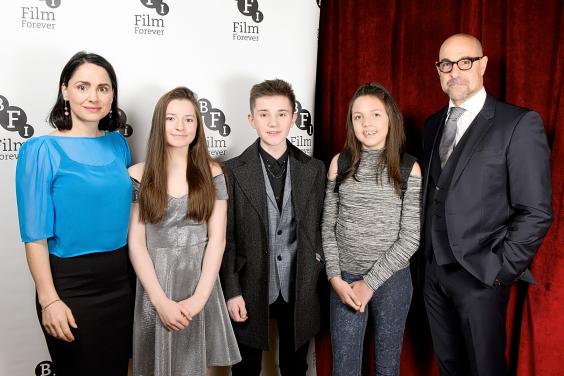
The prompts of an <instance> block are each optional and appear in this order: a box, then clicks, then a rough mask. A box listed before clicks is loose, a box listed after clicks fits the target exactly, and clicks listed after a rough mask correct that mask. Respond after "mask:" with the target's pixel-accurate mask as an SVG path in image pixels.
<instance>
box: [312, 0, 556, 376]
mask: <svg viewBox="0 0 564 376" xmlns="http://www.w3.org/2000/svg"><path fill="white" fill-rule="evenodd" d="M459 32H464V33H469V34H472V35H475V36H476V37H477V38H478V39H480V40H481V41H482V44H483V47H484V53H485V54H486V55H487V56H488V57H489V61H488V67H487V71H486V75H485V87H486V90H487V92H488V93H490V94H493V95H494V96H496V97H497V98H499V99H501V100H504V101H506V102H509V103H512V104H516V105H520V106H523V107H527V108H531V109H534V110H536V111H537V112H539V113H540V114H541V116H542V118H543V120H544V122H545V128H546V131H547V134H548V138H549V142H550V145H551V148H552V180H553V197H552V198H553V209H554V222H553V224H552V227H551V228H550V230H549V232H548V235H547V237H546V238H545V240H544V242H543V244H542V246H541V248H540V250H539V251H538V254H537V255H536V257H535V259H534V261H533V265H532V271H533V274H534V275H535V277H536V279H537V281H538V283H537V284H536V285H532V286H526V285H517V286H515V287H514V288H513V290H512V295H511V301H510V307H509V313H508V333H509V341H508V348H507V355H508V360H509V364H510V368H511V369H512V373H513V374H518V375H523V376H524V375H527V376H528V375H531V376H532V375H535V376H539V375H540V376H544V375H546V376H549V375H557V374H563V373H564V371H563V369H562V368H563V366H562V359H564V254H563V251H564V210H563V207H562V204H563V198H564V197H563V196H564V168H563V167H564V137H563V132H564V2H563V1H562V0H544V1H542V2H533V1H530V0H510V1H509V0H506V1H502V0H487V1H485V0H481V1H480V0H466V1H406V0H395V1H394V0H379V1H370V0H367V1H362V0H356V1H352V0H339V1H336V0H335V1H323V2H322V3H321V18H320V26H319V52H318V66H317V69H318V73H317V88H316V93H317V94H316V109H315V116H316V119H315V122H316V131H315V136H314V137H315V138H314V140H315V152H314V154H315V155H316V156H317V157H318V158H320V159H322V160H324V161H325V162H326V163H329V161H330V160H331V157H332V156H333V155H335V154H336V153H337V152H339V151H340V150H341V148H342V147H343V144H344V140H345V117H346V111H347V103H348V100H349V99H350V97H351V96H352V94H353V93H354V91H355V90H356V88H357V87H358V86H359V85H360V84H363V83H366V82H370V81H378V82H381V83H383V84H384V85H385V86H386V87H387V88H388V90H389V91H390V92H391V93H392V95H393V96H394V98H395V99H396V100H397V101H398V103H399V105H400V107H401V109H402V112H403V115H404V119H405V126H406V132H407V135H408V151H410V152H411V153H412V154H415V155H417V156H421V150H420V140H421V138H420V134H421V127H422V125H423V122H424V120H425V118H426V117H427V116H429V115H430V114H432V113H434V112H436V111H437V110H438V109H440V108H441V107H442V106H445V105H446V104H447V100H448V99H447V97H446V95H445V94H444V93H443V92H442V91H441V89H440V84H439V79H438V75H437V72H436V70H435V67H434V65H433V63H434V62H435V60H436V59H437V56H438V51H439V47H440V45H441V43H442V42H443V40H444V39H446V38H447V37H448V36H450V35H452V34H455V33H459ZM523 152H526V150H524V151H523ZM317 342H318V345H317V372H318V375H320V376H324V375H330V372H331V345H330V341H329V336H328V334H327V330H325V331H324V332H323V333H322V334H321V335H320V336H319V338H318V341H317ZM370 346H373V344H371V345H370ZM369 351H370V350H369ZM365 368H366V369H367V370H368V369H369V368H370V365H367V366H366V367H365ZM436 373H437V372H436V367H435V366H434V361H433V357H432V348H431V341H430V337H429V333H428V329H427V323H426V318H425V313H424V307H423V304H422V300H421V297H420V296H419V294H416V295H415V296H414V300H413V304H412V309H411V312H410V317H409V319H408V325H407V330H406V336H405V340H404V351H403V353H402V374H404V375H432V374H436Z"/></svg>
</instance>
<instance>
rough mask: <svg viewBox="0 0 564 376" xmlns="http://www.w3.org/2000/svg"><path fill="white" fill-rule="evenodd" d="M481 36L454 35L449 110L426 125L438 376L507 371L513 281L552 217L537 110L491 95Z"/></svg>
mask: <svg viewBox="0 0 564 376" xmlns="http://www.w3.org/2000/svg"><path fill="white" fill-rule="evenodd" d="M487 64H488V58H487V56H484V53H483V51H482V45H481V43H480V41H479V40H478V39H476V38H474V37H473V36H470V35H466V34H457V35H453V36H451V37H450V38H448V39H447V40H445V41H444V43H443V44H442V46H441V48H440V51H439V60H438V61H437V62H436V67H437V73H438V75H439V79H440V82H441V87H442V89H443V91H444V92H445V93H446V95H447V96H448V97H449V103H448V106H446V107H444V108H443V109H441V110H440V111H439V112H437V113H436V114H434V115H432V116H431V117H430V118H429V119H427V121H426V122H425V126H424V128H423V150H424V161H423V162H424V167H425V174H424V177H425V183H424V193H423V195H424V196H423V197H424V200H423V201H424V204H423V205H424V213H425V219H424V226H423V234H424V236H423V244H424V245H423V246H424V250H425V258H426V261H425V266H426V268H425V285H424V297H425V306H426V309H427V314H428V317H429V323H430V327H431V334H432V338H433V346H434V348H435V353H436V356H437V359H438V361H439V369H440V373H441V375H456V376H461V375H479V376H484V375H492V376H493V375H495V376H500V375H505V374H507V366H506V362H505V356H504V354H505V346H506V330H505V321H506V311H507V302H508V299H509V287H510V286H511V285H512V284H513V283H514V282H515V281H517V280H524V281H527V282H531V283H532V282H534V279H533V277H532V275H531V273H530V272H529V270H528V266H529V264H530V263H531V260H532V258H533V256H534V255H535V252H536V251H537V248H538V247H539V245H540V243H541V241H542V239H543V237H544V235H545V234H546V231H547V230H548V227H549V226H550V223H551V221H552V210H551V204H550V200H551V181H550V163H549V157H550V156H549V148H548V144H547V140H546V134H545V131H544V127H543V123H542V120H541V118H540V116H539V115H538V114H537V113H536V112H533V111H529V110H526V109H523V108H519V107H516V106H512V105H509V104H506V103H503V102H500V101H498V100H496V99H495V98H493V97H492V96H490V95H488V94H487V93H486V91H485V89H484V85H483V78H484V73H485V71H486V66H487Z"/></svg>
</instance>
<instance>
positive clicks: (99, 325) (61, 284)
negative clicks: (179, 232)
mask: <svg viewBox="0 0 564 376" xmlns="http://www.w3.org/2000/svg"><path fill="white" fill-rule="evenodd" d="M49 261H50V264H51V273H52V275H53V282H54V284H55V288H56V290H57V293H58V294H59V296H60V298H61V300H62V301H63V302H65V304H67V306H68V307H69V308H70V309H71V311H72V314H73V316H74V318H75V320H76V323H77V326H78V328H77V329H73V328H71V331H72V333H73V335H74V337H75V340H74V341H73V342H65V341H62V340H59V339H56V338H54V337H52V336H50V335H49V334H47V332H45V329H43V333H44V335H45V339H46V341H47V347H48V349H49V354H50V355H51V359H52V361H53V363H54V365H55V371H56V374H57V376H77V375H80V376H94V375H96V376H97V375H104V376H126V375H127V368H128V361H129V358H130V356H131V343H132V334H133V333H132V330H133V303H134V300H135V294H134V285H133V281H134V279H133V278H132V277H133V276H134V274H133V269H132V267H131V264H130V263H129V257H128V252H127V247H126V246H125V247H123V248H120V249H118V250H115V251H111V252H101V253H92V254H87V255H83V256H77V257H71V258H59V257H57V256H53V255H50V256H49ZM36 306H37V315H38V317H39V322H40V323H41V318H42V314H41V307H40V306H39V303H37V304H36ZM42 328H43V326H42Z"/></svg>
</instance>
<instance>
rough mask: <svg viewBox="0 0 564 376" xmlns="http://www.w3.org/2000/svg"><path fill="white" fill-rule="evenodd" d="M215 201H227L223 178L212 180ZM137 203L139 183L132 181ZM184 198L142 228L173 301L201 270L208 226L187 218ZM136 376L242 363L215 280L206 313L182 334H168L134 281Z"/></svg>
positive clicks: (190, 375) (182, 374)
mask: <svg viewBox="0 0 564 376" xmlns="http://www.w3.org/2000/svg"><path fill="white" fill-rule="evenodd" d="M214 184H215V189H216V199H218V200H226V199H227V189H226V186H225V177H224V176H223V175H218V176H216V177H215V178H214ZM133 186H134V190H135V192H134V193H135V194H134V196H135V198H134V200H136V198H137V197H138V195H139V183H137V182H136V181H134V183H133ZM187 200H188V196H183V197H178V198H176V197H171V196H169V199H168V208H167V210H166V213H165V215H164V217H163V219H162V220H161V221H160V222H159V223H157V224H146V225H145V232H146V238H147V249H148V250H149V255H150V256H151V259H152V261H153V264H154V267H155V272H156V274H157V278H158V280H159V282H160V285H161V287H162V288H163V290H164V292H165V294H166V295H167V296H168V297H169V298H170V299H172V300H174V301H180V300H183V299H186V298H188V297H190V296H191V295H192V294H193V293H194V290H195V289H196V285H197V284H198V280H199V279H200V273H201V269H202V259H203V256H204V250H205V247H206V244H207V240H208V237H207V224H206V223H205V222H195V221H193V220H191V219H186V218H185V216H186V208H187V205H188V202H187ZM133 328H134V329H133V374H134V375H135V376H153V375H154V376H169V375H170V376H202V375H205V372H206V368H207V367H212V366H227V365H231V364H234V363H237V362H239V361H240V360H241V356H240V354H239V349H238V346H237V342H236V340H235V335H234V334H233V328H232V327H231V321H230V319H229V314H228V312H227V307H226V305H225V299H224V297H223V291H222V290H221V285H220V283H219V278H218V279H217V280H216V283H215V286H214V288H213V291H212V293H211V295H210V297H209V299H208V301H207V303H206V305H205V307H204V309H203V310H202V311H201V312H200V313H199V314H198V315H197V316H196V317H194V318H193V319H192V321H191V323H190V325H188V327H187V328H186V329H184V330H182V331H180V332H172V331H171V332H169V331H168V330H166V328H165V327H164V326H163V325H162V323H161V321H160V319H159V316H158V314H157V312H156V311H155V308H154V307H153V305H152V304H151V302H150V300H149V297H148V296H147V294H146V293H145V290H144V289H143V286H142V285H141V283H140V282H139V281H137V292H136V298H135V316H134V327H133Z"/></svg>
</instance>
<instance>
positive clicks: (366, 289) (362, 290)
mask: <svg viewBox="0 0 564 376" xmlns="http://www.w3.org/2000/svg"><path fill="white" fill-rule="evenodd" d="M350 286H351V288H352V290H353V292H354V293H355V295H356V296H358V298H359V299H360V309H359V311H360V312H364V308H365V307H366V305H367V304H368V302H369V301H370V299H372V295H374V291H372V289H371V288H370V286H368V284H367V283H366V282H365V281H364V280H363V279H361V280H360V281H354V282H353V283H351V285H350Z"/></svg>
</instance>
